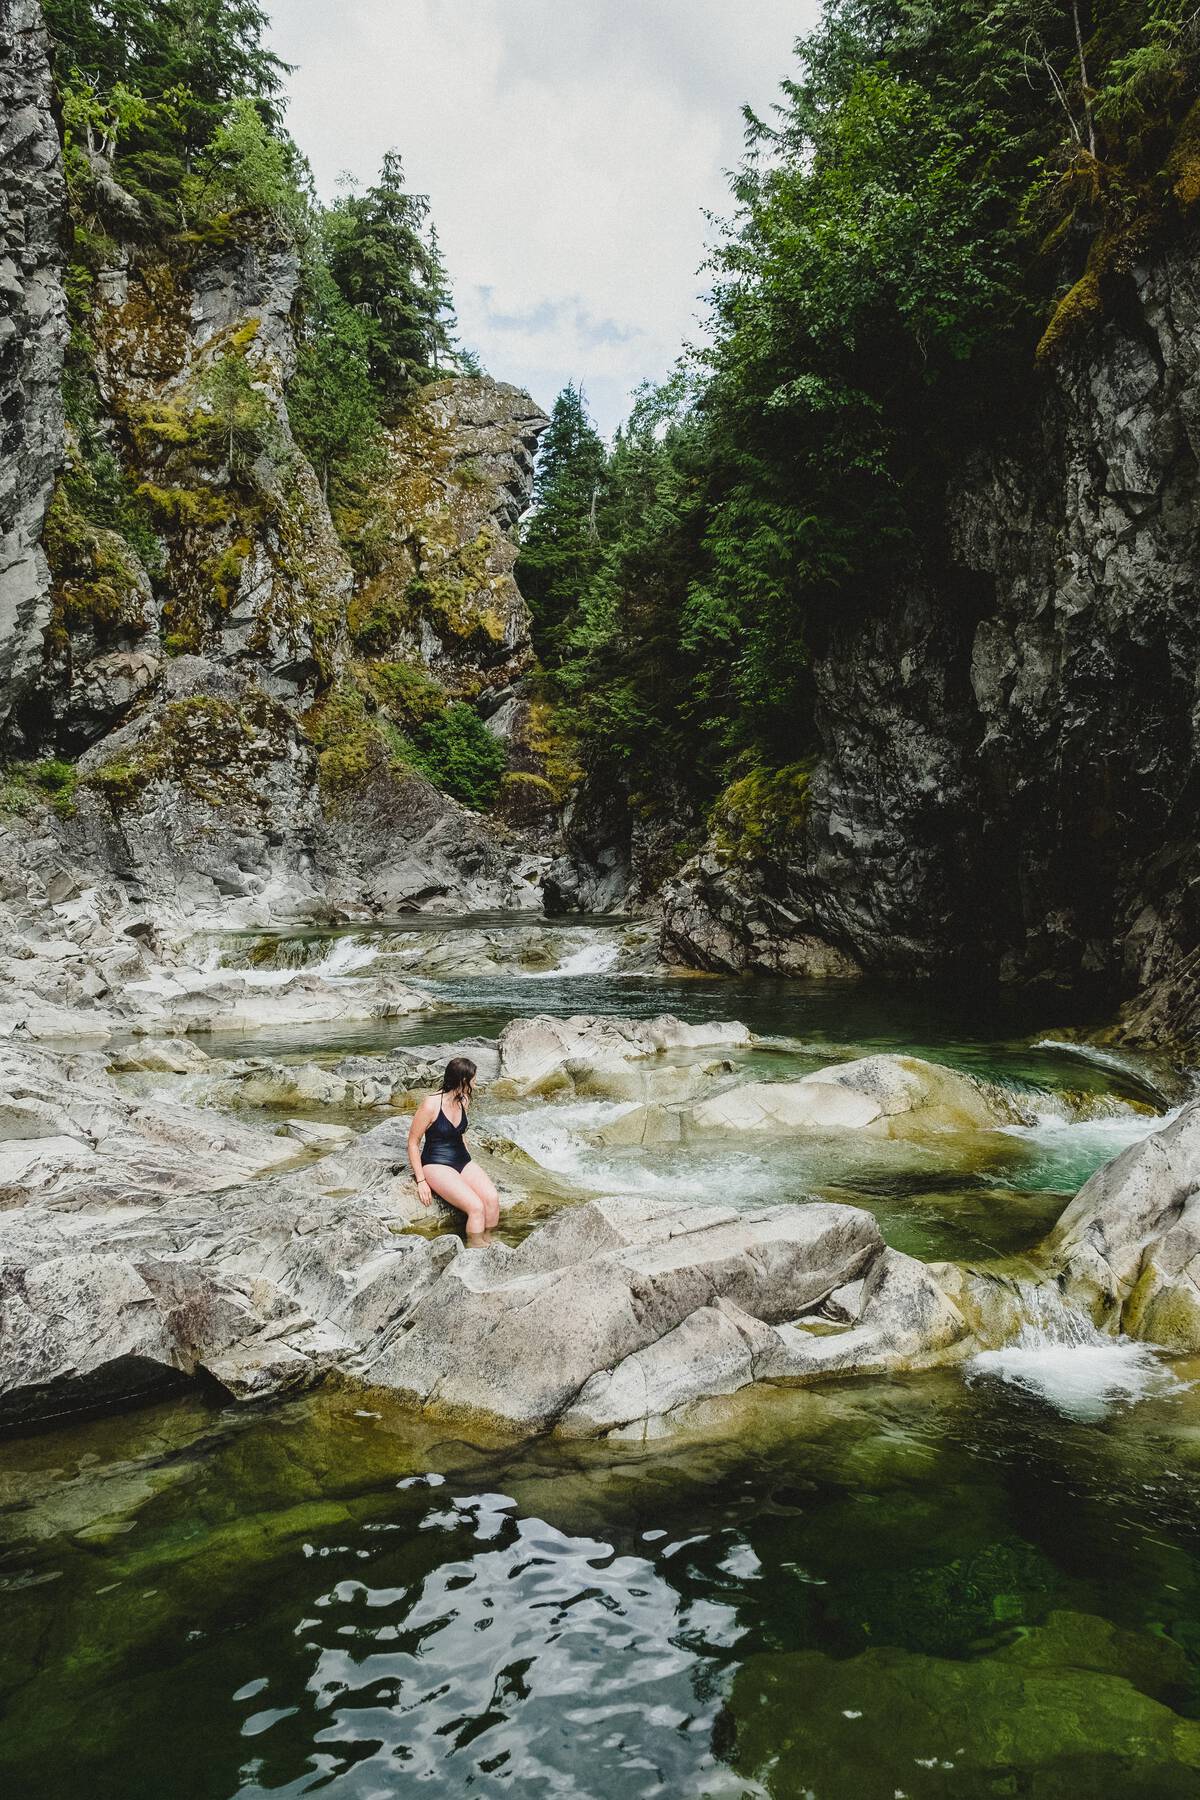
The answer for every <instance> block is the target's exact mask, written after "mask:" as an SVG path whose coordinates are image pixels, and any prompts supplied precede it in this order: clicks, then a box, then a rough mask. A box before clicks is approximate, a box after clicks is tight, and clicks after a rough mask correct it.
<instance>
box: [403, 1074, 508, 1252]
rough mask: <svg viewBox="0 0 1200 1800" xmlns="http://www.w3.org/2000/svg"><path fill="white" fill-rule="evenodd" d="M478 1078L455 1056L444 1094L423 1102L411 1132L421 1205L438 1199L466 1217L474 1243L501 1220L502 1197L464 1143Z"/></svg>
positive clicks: (410, 1152) (410, 1156) (412, 1160)
mask: <svg viewBox="0 0 1200 1800" xmlns="http://www.w3.org/2000/svg"><path fill="white" fill-rule="evenodd" d="M475 1074H476V1070H475V1064H474V1063H473V1062H472V1061H471V1059H470V1057H469V1056H454V1057H451V1059H450V1061H449V1062H448V1063H447V1064H446V1073H445V1075H444V1076H443V1077H442V1091H441V1093H440V1094H430V1095H429V1097H428V1099H425V1100H422V1102H421V1104H420V1106H418V1108H417V1110H416V1113H415V1114H414V1116H413V1122H412V1124H411V1125H410V1126H409V1128H408V1160H409V1162H410V1163H411V1164H412V1171H413V1174H414V1175H415V1176H416V1181H417V1198H418V1200H419V1201H420V1202H421V1205H422V1206H429V1205H431V1204H432V1199H433V1195H434V1194H437V1195H438V1196H439V1198H440V1199H442V1200H447V1201H449V1203H450V1205H451V1206H454V1207H457V1208H458V1210H459V1212H461V1213H465V1214H466V1218H467V1239H468V1241H470V1240H471V1239H472V1238H482V1237H483V1234H484V1233H485V1232H486V1231H490V1230H491V1228H492V1226H493V1225H495V1224H496V1223H497V1222H498V1221H499V1218H500V1196H499V1194H498V1193H497V1192H496V1189H495V1186H494V1185H493V1183H492V1182H491V1181H489V1180H488V1177H487V1176H486V1175H485V1174H484V1172H483V1170H482V1169H481V1168H480V1167H479V1164H478V1163H473V1162H472V1161H471V1152H470V1151H469V1150H468V1149H467V1146H466V1145H465V1144H464V1143H463V1133H464V1132H465V1131H466V1129H467V1125H468V1119H467V1101H468V1100H469V1099H470V1098H471V1094H472V1091H473V1089H474V1086H475ZM422 1138H424V1140H425V1141H424V1143H422V1142H421V1140H422Z"/></svg>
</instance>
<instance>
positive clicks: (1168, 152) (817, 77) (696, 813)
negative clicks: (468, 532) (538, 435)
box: [518, 0, 1200, 855]
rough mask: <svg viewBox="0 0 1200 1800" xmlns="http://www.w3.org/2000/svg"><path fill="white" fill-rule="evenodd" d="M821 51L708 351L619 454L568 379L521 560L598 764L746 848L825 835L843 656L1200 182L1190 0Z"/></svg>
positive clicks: (847, 3)
mask: <svg viewBox="0 0 1200 1800" xmlns="http://www.w3.org/2000/svg"><path fill="white" fill-rule="evenodd" d="M1077 27H1078V29H1077ZM797 56H798V64H797V69H796V72H795V75H794V76H793V78H792V79H791V80H788V81H786V82H785V83H784V85H783V92H782V96H781V100H780V104H779V105H778V107H777V108H776V109H775V110H774V112H773V114H772V115H771V117H770V119H769V120H768V121H764V120H762V119H759V118H756V117H755V116H754V115H753V114H750V113H747V115H746V122H747V150H746V157H745V160H744V162H743V164H742V167H741V168H740V169H739V171H738V172H737V174H736V176H735V178H734V182H733V197H734V204H735V212H734V216H733V217H732V218H731V219H730V220H729V221H727V222H726V223H725V224H724V225H723V226H722V227H721V235H720V237H719V240H718V242H717V245H716V248H715V250H714V252H713V256H712V259H711V265H710V266H711V274H712V290H711V291H712V329H711V332H710V334H709V338H708V341H707V343H706V345H705V347H704V348H703V349H702V350H701V351H699V352H693V353H692V354H691V355H690V357H689V358H688V359H687V360H686V361H685V363H684V364H683V365H682V369H681V372H680V374H679V375H678V376H677V377H676V379H675V381H674V382H673V383H672V384H670V386H669V388H668V389H667V390H665V391H664V392H662V393H660V394H658V395H653V396H643V397H642V399H641V400H640V401H639V403H638V405H637V407H636V408H635V411H634V414H633V416H632V417H631V420H630V422H629V426H628V428H627V429H626V430H625V431H624V432H622V433H621V434H619V435H618V438H617V441H616V442H615V444H614V446H613V449H612V451H611V453H610V454H609V455H608V456H607V458H605V457H603V456H602V455H599V454H598V453H597V446H598V440H596V439H595V438H594V434H592V435H591V436H590V437H589V436H588V434H587V430H586V429H585V427H586V418H585V416H584V414H583V409H582V401H581V395H580V394H579V392H578V390H577V389H570V390H568V391H567V393H565V394H564V395H563V396H561V397H560V401H559V403H558V404H557V405H556V408H555V426H554V429H553V430H552V432H551V433H548V434H547V439H546V445H547V451H546V452H544V457H543V463H542V468H541V471H540V472H539V477H538V510H537V511H536V512H535V514H534V516H533V518H532V520H531V521H530V523H529V525H528V527H527V529H526V532H525V542H524V545H523V547H522V553H521V560H520V563H519V565H518V578H519V579H520V581H521V583H522V585H523V588H524V590H525V592H526V594H527V596H528V598H529V600H530V605H531V610H532V612H533V615H534V624H535V634H536V637H535V641H536V643H537V647H538V650H539V653H540V655H541V657H542V660H543V663H544V665H545V666H546V668H547V671H548V678H549V685H550V692H551V695H552V698H553V700H554V702H555V704H556V708H557V714H558V717H559V720H560V722H561V723H562V724H563V725H564V726H565V727H566V728H567V729H568V730H569V731H570V732H571V733H572V734H573V735H574V738H575V741H576V743H577V744H578V747H579V753H580V756H581V759H582V761H583V763H584V764H585V766H586V768H587V771H588V773H589V776H590V777H591V779H592V781H593V783H594V784H595V785H597V786H598V787H599V788H600V789H601V790H602V791H607V792H611V793H615V794H617V795H624V796H625V797H626V798H627V800H628V801H629V803H630V805H631V806H634V807H636V809H637V810H638V811H639V813H642V814H647V813H650V814H653V813H654V812H655V810H656V809H657V811H658V812H660V813H666V814H669V815H671V816H680V801H681V797H682V799H683V800H684V801H685V805H684V807H683V812H684V813H686V812H687V810H688V808H687V805H686V801H688V800H690V802H691V810H692V815H693V817H694V818H696V819H698V818H699V817H700V816H701V815H702V814H703V813H705V812H706V811H707V810H708V809H709V808H710V807H711V806H712V804H713V802H714V801H715V800H716V798H717V796H718V795H722V796H723V797H722V799H721V800H720V801H719V803H718V804H717V806H716V810H715V813H714V816H713V822H714V824H715V826H716V829H717V831H718V834H719V835H723V836H724V838H725V839H726V840H727V842H728V844H729V845H730V846H733V847H735V848H736V851H737V853H738V854H745V855H781V854H784V853H785V851H786V848H787V846H788V844H790V843H792V842H793V841H794V839H795V836H796V835H797V833H798V832H799V831H800V830H801V829H802V825H803V817H804V809H805V806H806V803H807V802H806V795H805V770H806V766H807V760H808V758H809V756H810V754H811V752H812V751H813V750H814V749H815V746H816V727H815V721H814V707H813V688H812V680H811V676H810V667H811V663H812V659H813V656H814V653H817V652H820V653H826V652H828V651H829V649H830V648H831V646H832V645H833V644H834V643H835V642H836V639H837V634H838V633H839V632H840V631H841V630H842V629H844V628H845V627H846V626H847V625H852V624H853V623H854V622H855V621H856V620H857V619H858V618H860V617H861V616H862V615H863V614H864V613H865V612H867V611H869V610H871V609H881V608H886V607H887V606H888V605H889V604H891V603H892V596H894V595H895V594H897V593H898V592H902V591H903V589H904V587H905V586H906V584H910V583H914V582H924V581H938V580H941V579H947V580H949V579H952V576H951V573H950V568H949V562H950V558H949V552H948V549H947V545H946V519H945V495H946V490H947V483H948V481H949V480H950V479H951V478H952V476H953V475H954V473H955V471H956V470H957V469H958V468H959V467H960V466H961V463H962V460H963V458H964V457H965V456H966V455H967V454H968V453H969V452H970V451H971V450H972V449H973V448H974V446H975V445H977V444H978V443H979V442H980V441H981V440H988V439H994V438H995V436H996V435H997V434H998V433H1001V432H1003V431H1004V430H1005V429H1006V428H1007V427H1009V426H1017V425H1019V424H1020V423H1021V422H1022V421H1023V419H1024V418H1025V417H1026V409H1027V407H1028V403H1029V400H1030V397H1031V396H1032V394H1033V393H1034V392H1035V391H1036V390H1035V384H1034V377H1033V367H1034V352H1035V349H1037V350H1038V355H1039V357H1040V359H1041V361H1042V362H1044V363H1053V361H1054V360H1055V359H1057V358H1059V357H1061V356H1063V355H1065V354H1068V353H1069V352H1070V351H1071V349H1072V347H1073V346H1075V345H1076V344H1078V343H1079V342H1080V341H1081V340H1082V338H1083V337H1084V336H1085V335H1086V333H1087V332H1088V331H1089V330H1090V329H1091V328H1092V326H1093V325H1094V323H1095V321H1096V320H1098V319H1100V318H1102V317H1103V316H1104V315H1105V313H1106V312H1108V311H1109V310H1111V309H1112V308H1114V307H1116V306H1117V305H1119V304H1120V299H1121V295H1122V294H1123V293H1124V292H1125V290H1126V287H1127V282H1128V275H1129V271H1130V269H1131V268H1132V266H1133V264H1134V262H1135V260H1136V259H1137V258H1138V257H1141V256H1144V255H1145V254H1146V252H1147V250H1148V249H1149V248H1150V247H1151V246H1152V244H1153V242H1154V240H1155V237H1156V235H1159V234H1161V233H1162V232H1164V231H1167V230H1170V229H1173V228H1176V227H1177V226H1178V222H1179V220H1180V218H1181V217H1182V215H1183V214H1184V213H1185V212H1186V210H1187V208H1189V207H1191V206H1193V205H1195V204H1196V203H1197V202H1198V201H1200V107H1197V105H1196V89H1197V67H1198V61H1197V59H1198V57H1200V23H1198V22H1197V16H1196V14H1195V12H1194V9H1193V8H1191V7H1189V6H1188V5H1187V4H1186V0H1150V3H1149V4H1146V5H1135V4H1132V0H1090V4H1089V3H1088V0H1067V4H1066V5H1060V4H1057V0H939V4H938V5H937V6H931V5H929V4H928V0H826V4H825V7H824V12H823V16H822V19H821V21H820V23H819V24H818V26H817V27H816V29H815V30H814V31H813V32H812V33H811V34H810V35H809V36H808V37H806V38H804V39H802V40H801V41H800V43H799V44H798V46H797ZM1039 340H1040V344H1039ZM747 771H749V773H747ZM731 784H732V785H731ZM773 836H774V841H772V839H773Z"/></svg>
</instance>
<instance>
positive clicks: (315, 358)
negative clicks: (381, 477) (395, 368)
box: [287, 238, 381, 506]
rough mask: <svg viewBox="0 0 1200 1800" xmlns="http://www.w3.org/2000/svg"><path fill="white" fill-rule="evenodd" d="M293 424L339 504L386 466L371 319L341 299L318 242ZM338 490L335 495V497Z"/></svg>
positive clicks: (291, 404)
mask: <svg viewBox="0 0 1200 1800" xmlns="http://www.w3.org/2000/svg"><path fill="white" fill-rule="evenodd" d="M304 295H305V302H304V314H303V325H302V332H301V340H300V350H299V356H298V358H297V363H296V373H295V375H294V377H293V379H292V383H291V386H290V387H289V389H288V396H287V402H288V417H289V419H290V421H291V426H292V431H293V433H294V435H295V438H296V441H297V443H298V444H299V445H300V448H301V449H302V450H303V451H304V453H305V455H306V456H307V457H308V458H309V460H310V461H311V463H312V465H313V467H314V469H315V470H316V472H317V475H318V478H319V479H320V481H321V485H322V487H323V489H324V491H325V492H326V494H329V495H330V497H331V498H332V500H333V501H334V503H335V506H336V504H337V502H338V501H339V500H344V499H345V498H346V497H347V495H348V492H349V491H350V490H351V489H352V488H353V487H354V486H355V484H356V483H359V482H363V481H366V480H368V479H369V478H370V476H371V474H372V473H373V472H374V471H375V469H376V467H377V466H378V463H379V460H380V445H381V436H380V429H379V406H380V399H379V394H378V393H377V391H376V387H375V383H374V379H373V376H372V370H371V334H370V330H369V327H368V324H367V321H366V319H365V318H364V317H363V316H362V314H361V313H360V312H359V311H358V310H357V309H356V308H355V307H354V306H352V305H351V304H350V303H349V302H348V301H347V300H345V299H344V298H343V296H342V293H341V290H340V289H339V288H338V285H337V283H336V281H335V280H334V277H333V274H332V271H331V270H330V268H329V265H328V263H327V262H326V261H325V260H324V258H323V256H322V254H321V242H320V239H319V238H318V240H317V243H316V245H315V247H314V251H313V254H312V255H311V256H310V258H309V260H308V264H307V267H306V273H305V282H304ZM331 488H332V492H331Z"/></svg>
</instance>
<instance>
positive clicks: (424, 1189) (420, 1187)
mask: <svg viewBox="0 0 1200 1800" xmlns="http://www.w3.org/2000/svg"><path fill="white" fill-rule="evenodd" d="M417 1199H418V1200H419V1201H420V1202H421V1205H422V1206H432V1205H433V1193H432V1190H431V1189H430V1186H429V1183H428V1182H427V1181H418V1183H417Z"/></svg>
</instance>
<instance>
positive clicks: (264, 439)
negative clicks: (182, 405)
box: [198, 351, 285, 480]
mask: <svg viewBox="0 0 1200 1800" xmlns="http://www.w3.org/2000/svg"><path fill="white" fill-rule="evenodd" d="M198 386H199V394H200V397H201V399H202V400H203V402H204V403H205V406H206V408H207V420H206V422H205V425H204V429H205V430H206V431H208V432H211V435H212V436H213V437H214V438H215V440H216V442H217V443H218V444H219V445H220V446H221V453H222V455H223V456H224V459H225V463H226V466H227V467H228V469H229V472H230V474H231V475H232V476H233V477H234V479H235V480H237V479H242V480H244V479H246V478H247V477H248V476H249V475H250V473H251V471H252V469H253V467H254V464H255V463H256V462H257V461H258V459H259V458H260V457H265V458H267V460H268V461H269V462H270V463H271V464H272V465H273V466H274V467H276V468H279V467H282V465H283V462H284V460H285V456H284V447H283V442H282V438H281V436H280V433H279V428H278V425H277V424H276V421H275V415H274V414H273V413H272V411H271V408H270V405H269V403H268V401H267V397H266V395H265V394H264V393H263V391H262V389H261V388H259V387H256V386H255V384H254V374H253V371H252V369H251V367H250V365H249V364H248V363H247V361H246V358H245V357H244V356H242V355H239V354H238V353H237V352H236V351H227V352H226V353H225V354H224V355H223V356H219V357H217V359H216V361H215V362H212V363H210V365H209V367H208V368H207V369H206V370H205V372H204V374H203V375H202V376H201V378H200V382H199V384H198Z"/></svg>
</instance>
